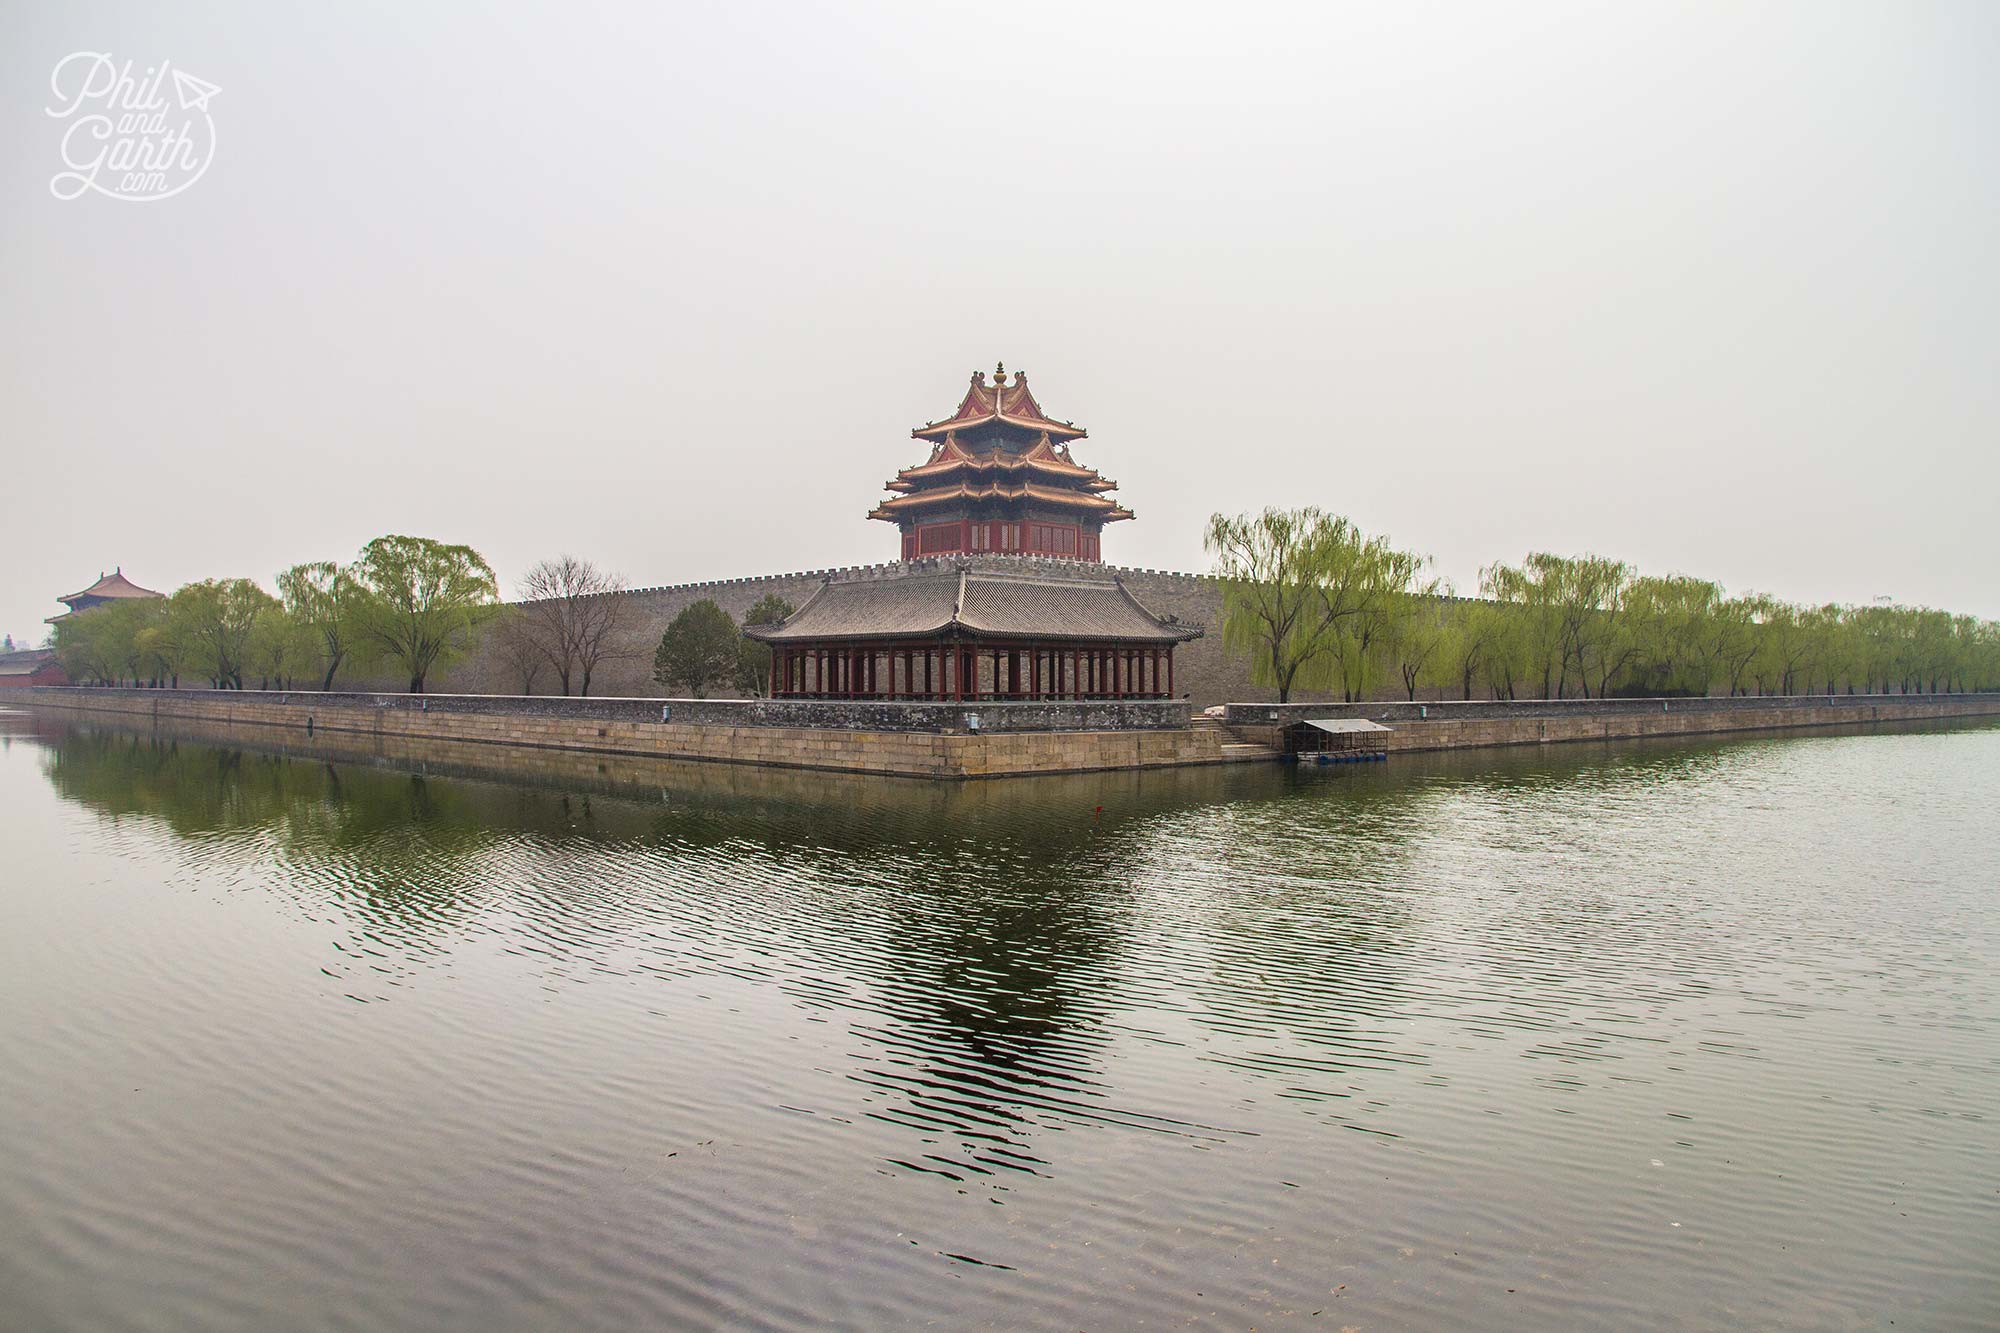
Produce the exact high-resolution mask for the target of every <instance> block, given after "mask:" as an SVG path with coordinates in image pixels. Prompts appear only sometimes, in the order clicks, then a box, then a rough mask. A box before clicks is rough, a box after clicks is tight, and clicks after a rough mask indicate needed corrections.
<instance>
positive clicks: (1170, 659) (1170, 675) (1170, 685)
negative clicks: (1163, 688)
mask: <svg viewBox="0 0 2000 1333" xmlns="http://www.w3.org/2000/svg"><path fill="white" fill-rule="evenodd" d="M1167 697H1168V698H1169V699H1171V698H1173V697H1174V650H1173V649H1172V648H1169V649H1167Z"/></svg>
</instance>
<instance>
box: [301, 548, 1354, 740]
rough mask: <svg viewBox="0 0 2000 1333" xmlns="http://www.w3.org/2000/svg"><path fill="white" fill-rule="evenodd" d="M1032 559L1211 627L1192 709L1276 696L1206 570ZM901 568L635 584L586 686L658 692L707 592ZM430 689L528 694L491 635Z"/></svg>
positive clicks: (360, 686) (1183, 656)
mask: <svg viewBox="0 0 2000 1333" xmlns="http://www.w3.org/2000/svg"><path fill="white" fill-rule="evenodd" d="M945 558H947V559H948V558H949V557H945ZM985 558H988V559H991V558H993V557H985ZM1028 563H1046V564H1048V565H1049V566H1050V567H1051V568H1055V569H1061V570H1065V571H1068V572H1070V573H1075V572H1076V571H1078V570H1079V569H1086V570H1096V571H1101V572H1102V573H1103V574H1104V575H1105V576H1106V577H1110V576H1111V575H1114V574H1115V575H1117V576H1118V577H1120V578H1122V579H1123V580H1124V581H1125V586H1126V587H1128V588H1130V589H1131V590H1132V595H1133V596H1135V597H1137V598H1138V599H1139V600H1140V601H1141V602H1142V603H1144V604H1145V606H1146V607H1147V608H1148V609H1149V610H1151V611H1152V612H1153V613H1154V614H1155V615H1161V616H1174V617H1176V618H1178V619H1180V620H1181V621H1184V622H1186V623H1188V624H1191V625H1200V626H1203V627H1204V628H1206V629H1207V631H1208V633H1207V634H1205V635H1204V636H1203V637H1201V638H1199V639H1196V640H1194V641H1192V642H1190V643H1185V644H1182V645H1181V646H1180V647H1179V648H1177V649H1176V650H1175V652H1174V691H1175V693H1176V694H1186V695H1188V696H1190V699H1189V701H1190V702H1191V703H1192V704H1193V706H1194V707H1196V708H1205V707H1207V706H1209V705H1210V704H1219V703H1226V702H1231V701H1246V700H1247V701H1250V702H1261V701H1265V700H1274V699H1276V698H1277V697H1278V696H1277V692H1276V691H1275V690H1271V689H1267V688H1265V687H1264V686H1260V685H1253V684H1251V682H1250V668H1249V663H1248V662H1247V660H1245V659H1244V658H1243V657H1241V656H1239V655H1235V654H1230V653H1228V652H1226V651H1225V650H1224V648H1223V645H1222V631H1221V623H1222V591H1221V585H1220V584H1219V583H1218V582H1217V581H1216V580H1215V579H1214V578H1212V577H1210V576H1209V575H1206V574H1179V573H1174V572H1171V571H1168V570H1155V569H1137V568H1130V567H1126V566H1120V565H1088V564H1083V565H1080V564H1079V563H1078V562H1076V561H1064V560H1052V561H1046V562H1028ZM903 567H904V566H903V565H902V564H901V563H900V562H889V563H886V564H881V565H848V566H840V567H838V568H835V569H825V570H810V571H804V572H800V573H794V574H771V575H761V576H756V577H751V578H741V579H718V580H714V581H711V582H706V583H682V584H672V585H667V586H662V587H654V588H634V589H632V590H630V591H628V592H625V593H623V594H620V596H621V597H622V599H623V600H624V602H625V604H626V607H627V608H628V614H627V616H626V618H625V623H624V625H623V627H622V630H621V632H620V634H619V636H618V638H619V647H620V651H621V652H622V653H623V654H624V656H622V657H621V658H620V659H619V660H617V661H615V662H610V663H607V664H605V665H604V666H602V667H600V668H599V671H598V674H597V676H596V677H595V678H593V679H592V681H591V686H590V692H591V693H592V694H594V695H629V696H647V695H657V694H659V693H660V690H661V687H660V686H659V685H658V684H656V683H655V682H654V681H653V650H654V648H655V647H657V646H658V645H659V642H660V635H661V634H662V633H664V632H665V631H666V628H667V625H668V624H669V623H670V622H671V621H672V620H673V618H674V617H675V616H676V615H679V614H680V613H681V612H682V611H684V610H686V609H687V608H688V607H689V606H691V605H692V604H694V603H695V602H698V601H700V600H701V599H703V598H710V599H713V600H714V602H715V603H716V604H717V605H718V606H720V607H721V608H722V609H723V610H725V611H727V612H728V613H729V614H730V615H731V616H733V617H735V618H736V619H737V621H739V622H740V621H741V620H742V619H743V615H744V613H745V612H746V611H748V610H749V609H750V608H751V606H752V605H754V604H755V603H756V602H757V601H759V600H760V599H762V598H763V597H764V596H766V595H767V594H772V593H775V594H776V595H777V596H779V597H782V598H784V599H785V600H786V601H788V602H790V603H791V604H792V605H793V606H801V605H803V604H804V603H805V600H806V599H807V598H808V597H811V596H812V595H813V593H814V592H815V591H816V590H817V589H818V588H819V585H820V583H821V581H822V580H823V579H824V578H825V577H826V576H827V575H829V574H840V575H842V576H843V577H854V576H857V575H859V576H863V577H866V576H869V575H877V576H881V577H894V576H895V574H896V573H897V572H898V571H899V570H901V569H902V568H903ZM338 683H339V684H340V686H341V687H342V688H344V689H353V690H384V691H390V690H399V689H401V688H402V687H403V685H404V684H405V682H403V681H400V680H397V679H395V678H394V676H393V675H389V674H383V673H382V672H380V671H376V672H372V673H348V672H343V673H342V674H341V676H340V679H339V682H338ZM430 688H431V689H432V690H434V691H436V692H438V693H451V694H520V693H522V692H523V687H522V682H521V678H520V676H519V674H518V673H516V672H514V671H513V670H511V669H509V668H508V666H507V665H506V663H505V662H504V660H503V659H502V656H501V654H500V653H499V652H498V651H497V644H495V643H494V642H492V641H491V640H490V639H489V640H488V641H486V642H483V643H482V644H481V645H480V647H479V649H478V651H477V652H475V653H474V655H473V656H472V657H471V658H469V659H468V660H466V661H465V662H462V663H460V664H458V665H457V666H454V667H452V668H450V669H449V670H447V671H445V672H443V673H442V674H440V675H439V676H437V677H435V678H434V679H433V681H432V682H431V686H430ZM556 689H557V684H556V680H555V673H554V672H552V671H548V670H546V669H544V670H543V672H542V674H541V676H540V678H538V679H537V680H536V682H535V692H536V693H538V694H549V693H554V692H555V691H556ZM1295 697H1296V698H1299V699H1301V700H1307V701H1310V700H1314V699H1323V698H1328V697H1331V696H1326V695H1315V694H1311V693H1307V692H1303V691H1301V692H1298V693H1296V695H1295Z"/></svg>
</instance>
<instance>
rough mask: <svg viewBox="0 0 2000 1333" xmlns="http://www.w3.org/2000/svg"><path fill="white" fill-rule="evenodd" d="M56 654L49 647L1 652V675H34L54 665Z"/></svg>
mask: <svg viewBox="0 0 2000 1333" xmlns="http://www.w3.org/2000/svg"><path fill="white" fill-rule="evenodd" d="M55 660H56V655H55V654H54V653H53V652H51V651H49V650H48V649H47V648H30V649H28V650H27V651H26V652H20V653H0V676H32V675H34V674H35V673H36V672H37V671H40V670H41V669H42V668H43V667H45V666H50V665H52V664H53V663H54V662H55Z"/></svg>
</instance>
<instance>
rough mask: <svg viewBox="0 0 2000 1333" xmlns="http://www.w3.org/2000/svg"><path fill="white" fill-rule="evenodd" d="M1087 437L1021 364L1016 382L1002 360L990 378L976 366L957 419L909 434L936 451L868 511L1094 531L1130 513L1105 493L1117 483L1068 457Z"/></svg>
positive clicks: (900, 517)
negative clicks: (1033, 386)
mask: <svg viewBox="0 0 2000 1333" xmlns="http://www.w3.org/2000/svg"><path fill="white" fill-rule="evenodd" d="M1088 434H1089V432H1087V431H1085V430H1084V429H1083V427H1081V426H1079V425H1077V424H1076V423H1075V422H1073V421H1057V420H1055V419H1054V418H1053V417H1050V416H1049V415H1048V414H1047V413H1045V412H1043V411H1042V406H1041V404H1040V403H1037V402H1036V401H1035V396H1034V394H1032V393H1031V392H1029V390H1028V376H1027V373H1026V372H1025V371H1016V372H1015V374H1014V382H1013V383H1012V384H1009V383H1008V382H1007V368H1006V367H1005V366H1004V365H1002V366H997V367H995V369H994V372H993V382H992V383H991V384H988V383H987V382H986V372H985V371H975V372H974V373H973V376H972V384H971V386H970V387H969V388H967V389H966V391H965V397H964V399H963V400H961V401H960V403H959V405H958V408H957V410H956V411H954V412H953V413H952V414H951V416H950V417H948V418H946V419H945V420H943V421H933V422H930V423H928V424H926V425H923V426H919V427H917V428H916V429H915V430H913V431H911V432H910V435H911V437H912V438H913V439H919V440H924V441H927V442H928V443H929V444H930V446H931V454H930V457H929V458H927V459H926V460H924V461H923V462H922V463H919V464H918V465H917V466H915V467H907V468H904V469H903V470H902V471H901V472H898V473H897V474H896V476H895V479H894V480H893V481H891V482H889V483H888V489H889V490H891V491H894V492H897V494H896V495H895V496H894V497H893V498H891V499H888V500H884V501H883V502H882V503H881V504H879V505H877V506H876V507H875V509H874V510H873V512H871V513H870V514H869V515H868V517H870V518H879V519H883V520H886V521H888V522H891V523H898V524H901V525H903V526H905V527H907V526H909V525H910V524H912V523H914V522H918V521H929V520H930V519H931V518H933V517H947V516H951V515H957V514H963V515H966V516H969V517H982V518H983V517H997V518H1007V519H1021V518H1036V519H1045V520H1048V521H1056V522H1062V521H1067V522H1072V523H1076V524H1079V525H1081V526H1082V527H1084V528H1086V529H1088V530H1089V531H1091V532H1095V531H1096V530H1097V529H1098V528H1100V527H1102V526H1103V525H1104V524H1106V523H1114V522H1116V521H1118V520H1119V519H1124V518H1131V517H1132V511H1131V510H1129V509H1127V508H1125V507H1124V506H1123V505H1121V504H1119V503H1118V502H1117V501H1116V500H1113V499H1111V498H1109V496H1108V494H1107V492H1110V491H1114V490H1116V489H1117V488H1118V483H1117V482H1115V481H1111V480H1109V479H1108V478H1106V477H1103V476H1101V475H1100V474H1099V473H1098V471H1097V469H1095V468H1090V467H1085V466H1083V465H1082V464H1081V463H1078V462H1077V461H1076V460H1075V459H1074V458H1073V457H1071V456H1070V442H1071V441H1073V440H1081V439H1083V438H1085V436H1087V435H1088Z"/></svg>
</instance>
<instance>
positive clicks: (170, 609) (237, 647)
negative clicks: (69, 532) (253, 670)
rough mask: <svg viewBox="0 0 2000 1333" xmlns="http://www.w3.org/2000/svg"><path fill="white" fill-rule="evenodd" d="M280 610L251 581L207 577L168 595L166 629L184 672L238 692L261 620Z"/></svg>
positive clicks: (272, 598) (218, 686)
mask: <svg viewBox="0 0 2000 1333" xmlns="http://www.w3.org/2000/svg"><path fill="white" fill-rule="evenodd" d="M278 610H279V605H278V599H277V598H275V597H273V596H271V594H270V593H268V592H265V591H264V590H263V589H262V588H260V587H258V586H257V585H256V584H255V583H253V582H251V581H250V580H249V579H204V580H202V581H201V582H199V583H189V584H186V585H184V586H182V587H181V588H179V589H177V590H176V591H175V592H174V595H173V596H171V597H169V598H168V599H167V633H168V635H169V636H170V637H171V638H172V640H173V642H174V643H175V644H176V645H178V647H179V650H180V654H181V665H182V667H183V668H184V669H185V670H186V671H188V672H190V673H192V674H194V675H199V676H206V677H207V678H208V681H209V683H210V684H211V685H213V686H215V687H216V688H217V689H225V690H240V689H242V688H243V673H244V671H245V669H246V668H247V667H248V665H249V658H250V648H251V640H252V637H253V636H254V635H255V634H256V632H257V623H258V621H259V620H260V619H261V618H263V617H264V616H267V615H271V614H274V613H276V612H277V611H278ZM90 614H92V613H91V612H85V613H84V616H85V617H88V616H89V615H90Z"/></svg>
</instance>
